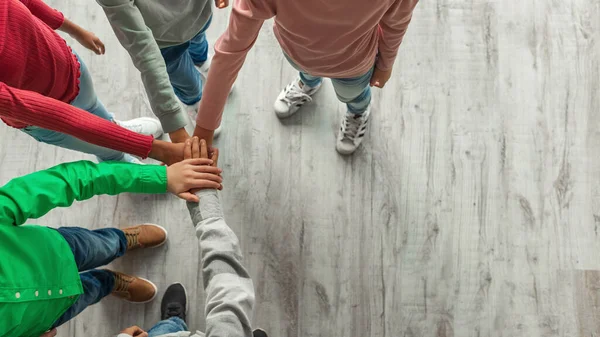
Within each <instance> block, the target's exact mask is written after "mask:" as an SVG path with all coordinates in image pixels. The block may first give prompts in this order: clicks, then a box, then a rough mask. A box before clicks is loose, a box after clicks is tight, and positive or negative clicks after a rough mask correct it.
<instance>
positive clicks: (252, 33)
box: [194, 0, 275, 146]
mask: <svg viewBox="0 0 600 337" xmlns="http://www.w3.org/2000/svg"><path fill="white" fill-rule="evenodd" d="M273 16H275V8H274V5H273V4H272V3H271V1H269V0H239V1H236V2H235V3H234V5H233V9H232V11H231V16H230V17H229V26H227V30H225V33H223V35H221V37H220V38H219V39H218V40H217V42H216V43H215V55H214V56H213V59H212V63H211V65H210V71H209V74H208V79H207V80H206V84H205V86H204V90H203V94H202V100H201V101H200V108H199V109H198V117H197V119H196V130H195V131H194V136H198V137H199V138H200V139H205V140H206V142H207V143H208V146H211V144H212V139H213V133H214V130H215V129H216V128H217V127H218V126H219V124H221V117H222V116H223V108H224V107H225V102H226V101H227V96H228V95H229V90H230V89H231V86H233V83H234V82H235V79H236V78H237V75H238V73H239V71H240V69H241V68H242V65H243V64H244V60H245V59H246V55H247V54H248V51H249V50H250V48H252V46H253V45H254V42H255V41H256V38H257V37H258V33H259V31H260V27H261V26H262V24H263V22H264V21H265V20H267V19H269V18H271V17H273Z"/></svg>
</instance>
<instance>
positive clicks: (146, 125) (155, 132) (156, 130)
mask: <svg viewBox="0 0 600 337" xmlns="http://www.w3.org/2000/svg"><path fill="white" fill-rule="evenodd" d="M115 123H117V125H119V126H121V127H124V128H125V129H127V130H131V131H133V132H136V133H139V134H142V135H148V136H150V135H152V136H154V138H158V137H160V136H162V134H163V129H162V126H161V125H160V122H159V121H158V119H156V118H150V117H140V118H134V119H131V120H128V121H117V120H115Z"/></svg>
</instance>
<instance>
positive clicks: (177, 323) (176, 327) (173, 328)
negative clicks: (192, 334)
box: [148, 317, 188, 337]
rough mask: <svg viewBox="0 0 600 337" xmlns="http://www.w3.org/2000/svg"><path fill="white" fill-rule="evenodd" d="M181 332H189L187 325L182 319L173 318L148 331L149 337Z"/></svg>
mask: <svg viewBox="0 0 600 337" xmlns="http://www.w3.org/2000/svg"><path fill="white" fill-rule="evenodd" d="M179 331H188V327H187V325H186V324H185V322H184V321H183V320H182V319H181V318H179V317H171V318H169V319H165V320H164V321H160V322H158V323H156V325H155V326H153V327H152V329H150V330H149V331H148V337H156V336H161V335H166V334H168V333H173V332H179Z"/></svg>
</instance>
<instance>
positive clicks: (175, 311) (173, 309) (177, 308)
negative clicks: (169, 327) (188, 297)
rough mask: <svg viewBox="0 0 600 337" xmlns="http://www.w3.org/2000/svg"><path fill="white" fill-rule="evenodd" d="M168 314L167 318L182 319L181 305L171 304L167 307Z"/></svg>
mask: <svg viewBox="0 0 600 337" xmlns="http://www.w3.org/2000/svg"><path fill="white" fill-rule="evenodd" d="M166 314H167V318H170V317H180V316H181V314H182V312H181V305H180V304H178V303H169V304H168V305H167V310H166Z"/></svg>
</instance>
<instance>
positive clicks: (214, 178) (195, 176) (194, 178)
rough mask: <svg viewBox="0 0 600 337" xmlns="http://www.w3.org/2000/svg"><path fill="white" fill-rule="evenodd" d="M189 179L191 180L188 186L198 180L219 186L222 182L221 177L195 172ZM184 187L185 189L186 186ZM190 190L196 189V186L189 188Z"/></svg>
mask: <svg viewBox="0 0 600 337" xmlns="http://www.w3.org/2000/svg"><path fill="white" fill-rule="evenodd" d="M191 178H192V179H191V180H190V184H194V183H196V181H198V180H206V181H214V182H216V183H219V184H220V183H222V182H223V177H221V176H219V175H216V174H211V173H198V172H195V173H194V174H193V175H192V177H191ZM186 187H187V185H186ZM192 188H196V186H190V189H192ZM215 188H216V187H215Z"/></svg>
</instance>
